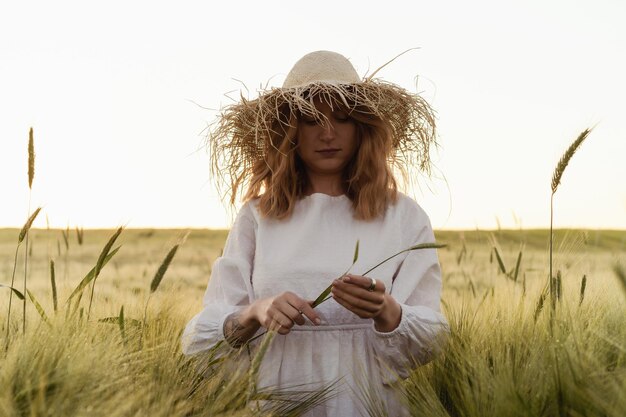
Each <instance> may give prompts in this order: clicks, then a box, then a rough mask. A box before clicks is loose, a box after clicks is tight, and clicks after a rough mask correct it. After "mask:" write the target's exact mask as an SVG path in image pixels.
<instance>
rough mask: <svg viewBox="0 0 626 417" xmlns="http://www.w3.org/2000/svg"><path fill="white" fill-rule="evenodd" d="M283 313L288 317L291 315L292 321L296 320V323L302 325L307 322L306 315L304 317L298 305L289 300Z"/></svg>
mask: <svg viewBox="0 0 626 417" xmlns="http://www.w3.org/2000/svg"><path fill="white" fill-rule="evenodd" d="M283 313H284V314H285V315H286V316H287V317H289V318H290V319H291V321H293V322H295V323H296V324H298V325H300V326H302V325H303V324H304V323H305V321H304V317H302V313H301V312H300V310H299V309H298V307H296V306H294V305H293V304H291V303H289V302H287V305H286V306H285V309H284V310H283Z"/></svg>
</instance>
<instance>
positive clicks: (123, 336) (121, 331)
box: [117, 306, 126, 344]
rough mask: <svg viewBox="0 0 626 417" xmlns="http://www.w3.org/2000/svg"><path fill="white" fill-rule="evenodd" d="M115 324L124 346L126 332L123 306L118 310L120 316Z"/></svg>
mask: <svg viewBox="0 0 626 417" xmlns="http://www.w3.org/2000/svg"><path fill="white" fill-rule="evenodd" d="M117 324H118V326H119V328H120V334H121V335H122V341H123V342H124V344H126V332H125V330H124V306H122V307H121V308H120V315H119V320H118V321H117Z"/></svg>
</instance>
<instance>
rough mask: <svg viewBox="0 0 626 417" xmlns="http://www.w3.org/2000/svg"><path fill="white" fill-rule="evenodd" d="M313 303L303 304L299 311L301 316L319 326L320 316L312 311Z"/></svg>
mask: <svg viewBox="0 0 626 417" xmlns="http://www.w3.org/2000/svg"><path fill="white" fill-rule="evenodd" d="M313 302H314V301H308V302H305V303H304V305H303V306H302V308H301V309H300V311H302V314H304V315H305V316H306V317H307V318H308V319H309V320H311V321H312V322H313V323H314V324H315V325H316V326H319V325H320V324H322V319H320V316H318V315H317V313H316V312H315V310H314V309H313V307H312V305H313Z"/></svg>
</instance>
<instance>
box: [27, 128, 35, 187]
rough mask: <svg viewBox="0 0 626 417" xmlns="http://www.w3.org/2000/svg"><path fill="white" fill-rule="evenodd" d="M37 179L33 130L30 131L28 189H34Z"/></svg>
mask: <svg viewBox="0 0 626 417" xmlns="http://www.w3.org/2000/svg"><path fill="white" fill-rule="evenodd" d="M34 178H35V144H34V140H33V128H32V127H31V128H30V130H29V131H28V188H29V189H32V188H33V179H34Z"/></svg>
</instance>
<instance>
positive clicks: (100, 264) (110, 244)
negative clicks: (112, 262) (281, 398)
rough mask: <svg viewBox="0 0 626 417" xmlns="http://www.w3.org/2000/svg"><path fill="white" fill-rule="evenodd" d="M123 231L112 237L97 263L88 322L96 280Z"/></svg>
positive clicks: (121, 228)
mask: <svg viewBox="0 0 626 417" xmlns="http://www.w3.org/2000/svg"><path fill="white" fill-rule="evenodd" d="M122 230H124V228H123V227H120V228H119V229H117V231H116V232H115V233H114V234H113V236H111V238H110V239H109V241H108V242H107V243H106V245H104V248H102V252H100V256H99V257H98V262H96V267H95V271H94V277H93V281H92V283H91V295H90V296H89V309H87V320H89V315H90V314H91V303H92V302H93V293H94V289H95V287H96V280H97V279H98V276H99V275H100V271H101V270H102V267H103V266H104V263H105V259H106V257H107V256H108V255H109V252H110V251H111V248H112V247H113V244H114V243H115V241H116V240H117V238H118V237H119V235H120V234H121V233H122Z"/></svg>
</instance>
